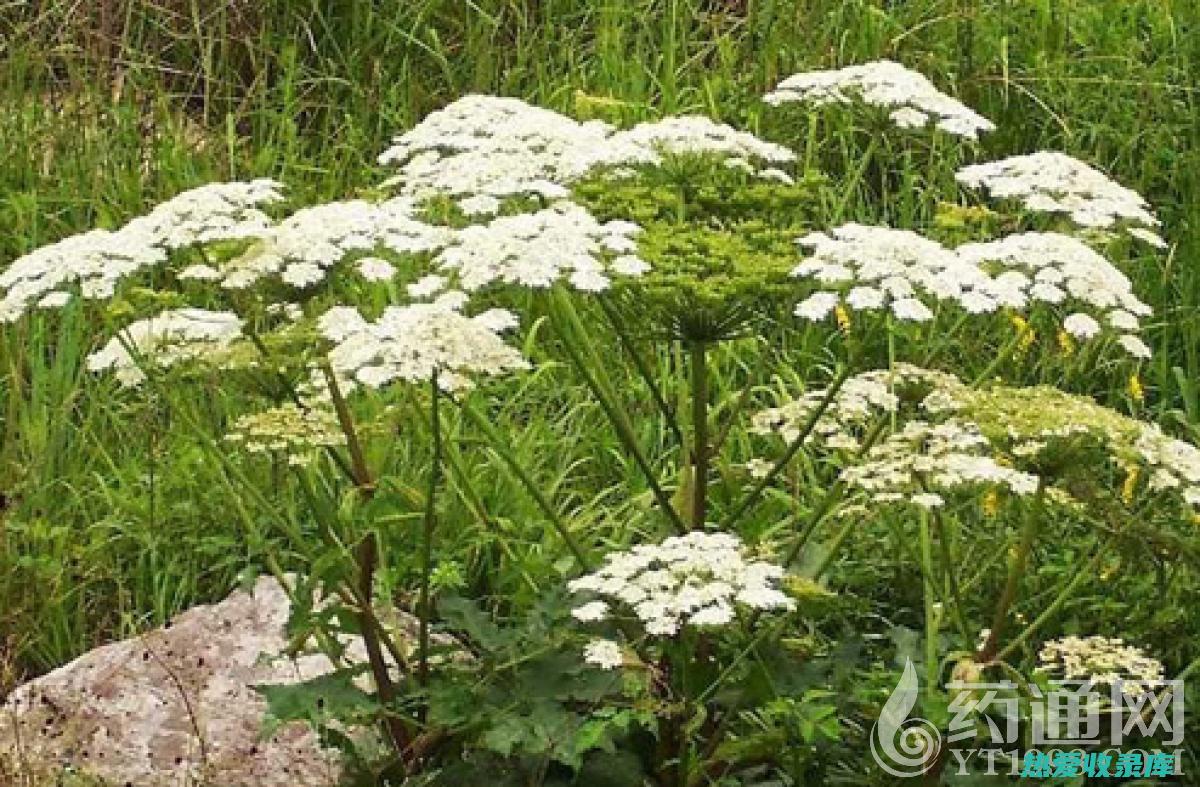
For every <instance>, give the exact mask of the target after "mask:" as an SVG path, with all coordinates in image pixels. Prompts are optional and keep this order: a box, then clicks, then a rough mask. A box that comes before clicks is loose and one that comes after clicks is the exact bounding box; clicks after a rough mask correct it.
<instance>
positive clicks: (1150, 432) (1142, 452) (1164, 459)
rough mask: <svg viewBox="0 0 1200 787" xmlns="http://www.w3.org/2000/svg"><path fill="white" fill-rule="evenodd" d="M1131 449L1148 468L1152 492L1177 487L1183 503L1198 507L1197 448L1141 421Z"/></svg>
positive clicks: (1199, 467)
mask: <svg viewBox="0 0 1200 787" xmlns="http://www.w3.org/2000/svg"><path fill="white" fill-rule="evenodd" d="M1134 451H1135V452H1136V454H1137V455H1138V456H1139V457H1141V459H1142V461H1144V462H1145V463H1146V466H1147V467H1148V468H1149V469H1150V478H1149V486H1150V490H1151V491H1153V492H1162V491H1164V490H1168V489H1171V490H1176V491H1177V492H1179V493H1180V494H1181V495H1182V497H1183V499H1184V501H1185V502H1186V503H1188V504H1189V505H1191V506H1197V507H1200V449H1198V448H1196V446H1194V445H1192V444H1191V443H1187V442H1184V441H1183V440H1177V439H1175V438H1173V437H1171V436H1170V435H1167V434H1165V433H1163V431H1162V429H1160V428H1159V427H1158V426H1157V425H1154V424H1143V425H1142V429H1141V432H1140V434H1139V435H1138V438H1137V441H1136V442H1135V443H1134Z"/></svg>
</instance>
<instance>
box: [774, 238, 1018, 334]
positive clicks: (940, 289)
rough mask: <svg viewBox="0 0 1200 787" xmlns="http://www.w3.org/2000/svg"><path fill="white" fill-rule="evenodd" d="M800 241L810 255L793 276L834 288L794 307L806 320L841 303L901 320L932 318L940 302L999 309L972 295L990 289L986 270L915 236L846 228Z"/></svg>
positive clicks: (932, 242)
mask: <svg viewBox="0 0 1200 787" xmlns="http://www.w3.org/2000/svg"><path fill="white" fill-rule="evenodd" d="M797 243H798V244H799V245H800V246H802V247H805V248H808V249H811V254H810V256H809V257H808V258H807V259H805V260H804V261H803V262H801V263H800V264H799V265H797V266H796V267H795V268H794V269H793V270H792V275H793V276H795V277H797V278H807V279H813V280H815V281H816V282H818V283H819V284H820V285H822V286H825V287H829V288H830V289H823V290H821V291H819V292H816V293H814V294H812V295H810V296H809V297H808V298H806V299H805V300H804V301H802V302H801V303H800V304H799V305H798V306H797V307H796V315H797V316H798V317H801V318H803V319H806V320H820V319H823V318H824V317H825V316H826V315H828V314H829V313H830V312H832V311H833V310H834V308H835V307H836V306H837V305H838V303H839V302H841V301H844V302H845V303H846V305H848V306H849V307H851V308H852V309H858V310H878V309H887V310H889V311H890V312H891V313H892V314H893V315H894V316H895V317H896V319H898V320H911V321H914V322H924V321H926V320H930V319H933V307H934V306H936V301H937V300H939V299H949V298H957V299H958V300H959V302H960V303H962V305H963V307H964V308H966V309H967V310H968V311H991V310H993V309H995V301H994V300H992V299H991V298H985V299H984V298H981V299H977V298H976V297H975V296H973V295H971V293H976V292H979V291H980V290H981V289H983V288H984V287H985V286H986V283H987V281H988V277H987V275H986V274H985V273H983V271H981V270H980V269H979V268H978V267H977V266H974V265H970V264H967V263H965V262H964V261H963V260H962V259H961V258H960V257H959V256H958V255H956V254H955V253H954V252H953V251H951V250H949V249H947V248H945V247H944V246H942V245H941V244H940V243H938V242H937V241H934V240H930V239H929V238H925V237H922V236H921V235H918V234H917V233H915V232H911V231H909V230H896V229H891V228H889V227H872V226H866V225H863V224H845V225H843V226H841V227H838V228H836V229H833V230H830V231H829V232H827V233H825V232H814V233H812V234H810V235H806V236H805V237H803V238H800V239H799V240H798V241H797Z"/></svg>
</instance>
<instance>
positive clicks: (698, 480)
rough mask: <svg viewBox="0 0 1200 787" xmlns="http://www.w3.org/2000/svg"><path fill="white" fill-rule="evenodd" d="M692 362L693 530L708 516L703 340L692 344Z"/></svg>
mask: <svg viewBox="0 0 1200 787" xmlns="http://www.w3.org/2000/svg"><path fill="white" fill-rule="evenodd" d="M689 350H690V355H691V361H692V468H693V470H694V473H693V478H692V512H691V513H692V522H691V525H692V529H693V530H703V529H704V522H705V519H706V517H707V515H708V464H709V455H708V448H709V446H708V354H707V346H706V344H705V343H704V342H703V341H693V342H691V343H690V348H689Z"/></svg>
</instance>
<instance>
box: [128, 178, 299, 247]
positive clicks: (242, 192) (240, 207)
mask: <svg viewBox="0 0 1200 787" xmlns="http://www.w3.org/2000/svg"><path fill="white" fill-rule="evenodd" d="M282 189H283V185H282V184H280V183H277V182H276V181H273V180H267V179H265V178H263V179H258V180H251V181H233V182H231V183H210V184H208V185H205V186H200V187H198V188H194V189H191V190H189V191H185V192H183V193H181V194H178V195H176V196H174V197H172V198H171V199H169V200H167V201H166V202H162V203H159V204H158V205H157V206H155V208H154V209H153V210H151V211H150V212H149V213H147V214H146V215H145V216H141V217H139V218H136V219H134V220H133V221H131V222H129V224H128V225H127V228H128V229H130V230H131V231H133V232H135V233H137V234H144V235H148V236H150V237H153V238H154V239H155V242H156V243H158V244H159V245H161V246H163V247H164V248H167V249H182V248H185V247H188V246H194V245H197V244H202V243H215V242H217V241H226V240H245V239H248V238H257V237H259V236H260V235H261V234H262V233H263V232H264V231H265V230H266V229H267V228H268V227H269V226H271V218H270V217H269V216H267V215H266V214H265V213H263V212H262V211H260V210H258V208H259V207H260V206H262V205H270V204H273V203H276V202H280V201H282V200H283V194H282V193H281V191H282Z"/></svg>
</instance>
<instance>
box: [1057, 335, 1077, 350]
mask: <svg viewBox="0 0 1200 787" xmlns="http://www.w3.org/2000/svg"><path fill="white" fill-rule="evenodd" d="M1058 348H1059V349H1060V350H1062V353H1063V355H1067V356H1070V355H1073V354H1074V353H1075V340H1074V339H1072V338H1071V334H1069V333H1067V332H1066V331H1064V330H1059V332H1058Z"/></svg>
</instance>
